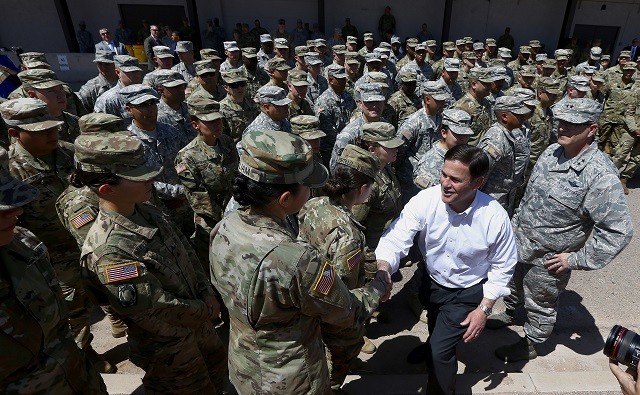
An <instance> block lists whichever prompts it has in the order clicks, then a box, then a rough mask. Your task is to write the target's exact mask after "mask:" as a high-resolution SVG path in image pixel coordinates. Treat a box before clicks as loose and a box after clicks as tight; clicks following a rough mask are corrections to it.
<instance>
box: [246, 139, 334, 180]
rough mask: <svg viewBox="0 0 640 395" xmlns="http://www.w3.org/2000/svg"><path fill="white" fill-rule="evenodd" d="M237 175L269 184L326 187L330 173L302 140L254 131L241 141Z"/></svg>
mask: <svg viewBox="0 0 640 395" xmlns="http://www.w3.org/2000/svg"><path fill="white" fill-rule="evenodd" d="M240 146H241V148H242V150H241V151H240V163H239V165H238V172H239V173H240V174H243V175H245V176H246V177H248V178H250V179H252V180H254V181H257V182H264V183H267V184H303V185H307V186H309V187H312V188H319V187H321V186H323V185H324V184H325V183H326V182H327V179H328V178H329V173H328V172H327V169H326V168H325V167H324V166H323V165H322V164H321V163H320V162H318V161H315V160H314V159H313V149H312V148H311V146H310V145H309V143H307V142H306V141H305V140H304V139H303V138H301V137H299V136H296V135H295V134H292V133H286V132H281V131H275V130H251V131H249V132H247V133H246V134H245V135H244V136H242V140H240Z"/></svg>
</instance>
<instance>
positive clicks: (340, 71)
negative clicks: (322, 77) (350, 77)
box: [326, 64, 347, 78]
mask: <svg viewBox="0 0 640 395" xmlns="http://www.w3.org/2000/svg"><path fill="white" fill-rule="evenodd" d="M326 70H327V78H329V77H333V78H347V72H346V71H345V69H344V67H342V66H340V65H337V64H330V65H329V66H327V68H326Z"/></svg>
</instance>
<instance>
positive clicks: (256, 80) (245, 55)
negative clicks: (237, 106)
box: [240, 48, 270, 97]
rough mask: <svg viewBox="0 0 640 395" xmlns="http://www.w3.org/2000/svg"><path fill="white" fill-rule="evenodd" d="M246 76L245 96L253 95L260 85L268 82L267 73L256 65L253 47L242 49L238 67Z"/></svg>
mask: <svg viewBox="0 0 640 395" xmlns="http://www.w3.org/2000/svg"><path fill="white" fill-rule="evenodd" d="M240 70H242V71H243V72H244V74H245V76H246V77H247V96H248V97H254V96H255V95H256V93H257V92H258V89H260V87H261V86H263V85H266V84H267V83H268V82H269V78H270V77H269V74H267V72H266V71H264V70H263V69H262V67H258V58H257V54H256V50H255V48H243V49H242V66H241V67H240Z"/></svg>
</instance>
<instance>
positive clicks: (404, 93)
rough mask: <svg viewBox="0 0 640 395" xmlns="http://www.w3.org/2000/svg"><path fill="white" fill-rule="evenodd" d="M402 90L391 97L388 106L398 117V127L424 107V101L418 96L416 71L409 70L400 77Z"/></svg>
mask: <svg viewBox="0 0 640 395" xmlns="http://www.w3.org/2000/svg"><path fill="white" fill-rule="evenodd" d="M400 84H401V85H400V89H398V91H397V92H395V93H394V94H392V95H391V97H390V98H389V100H388V101H387V104H388V105H389V106H391V107H392V108H393V109H394V111H395V113H396V114H397V116H398V125H402V123H403V122H404V120H405V119H407V118H409V117H410V116H411V115H412V114H413V113H415V112H416V111H418V109H419V108H420V107H422V103H421V102H422V100H421V99H420V96H419V95H418V94H416V89H417V75H416V73H415V72H414V71H411V70H407V71H404V72H402V74H401V75H400Z"/></svg>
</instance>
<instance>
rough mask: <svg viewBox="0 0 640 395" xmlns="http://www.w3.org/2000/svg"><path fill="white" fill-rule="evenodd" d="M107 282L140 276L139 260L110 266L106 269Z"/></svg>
mask: <svg viewBox="0 0 640 395" xmlns="http://www.w3.org/2000/svg"><path fill="white" fill-rule="evenodd" d="M104 271H105V276H106V278H107V283H115V282H117V281H123V280H129V279H132V278H136V277H138V276H139V275H140V274H139V272H138V262H127V263H123V264H120V265H113V266H109V267H107V268H105V269H104Z"/></svg>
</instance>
